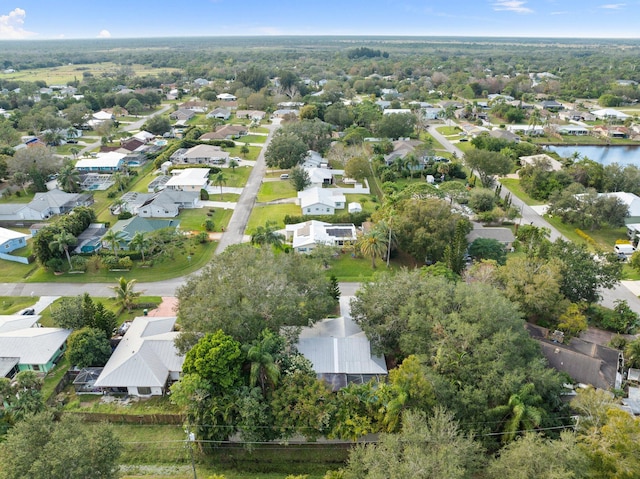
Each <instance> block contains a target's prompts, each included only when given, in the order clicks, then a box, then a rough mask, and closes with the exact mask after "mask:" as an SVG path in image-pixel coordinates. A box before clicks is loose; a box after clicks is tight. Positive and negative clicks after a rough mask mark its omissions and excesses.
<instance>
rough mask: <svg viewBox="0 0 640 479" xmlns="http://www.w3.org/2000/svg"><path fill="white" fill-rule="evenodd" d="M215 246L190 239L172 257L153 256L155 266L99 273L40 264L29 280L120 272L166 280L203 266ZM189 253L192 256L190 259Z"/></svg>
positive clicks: (96, 279) (86, 279)
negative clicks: (47, 267) (57, 270)
mask: <svg viewBox="0 0 640 479" xmlns="http://www.w3.org/2000/svg"><path fill="white" fill-rule="evenodd" d="M216 246H217V243H216V242H213V241H210V242H207V243H205V244H200V243H196V242H195V241H189V242H187V243H185V245H184V247H182V248H176V250H175V251H174V254H173V256H172V257H166V258H160V259H157V260H154V263H153V267H151V268H142V267H140V266H139V265H137V264H136V265H134V267H133V268H132V269H131V270H130V271H107V270H105V269H104V268H103V269H100V271H98V272H96V273H86V274H63V275H62V276H56V275H54V274H53V273H52V272H50V271H46V270H45V269H43V268H37V269H36V271H35V272H34V273H33V274H32V275H31V276H29V277H28V278H27V280H26V282H28V283H54V282H65V283H112V282H113V283H115V281H116V280H117V279H118V278H120V277H121V276H122V277H124V278H125V279H127V280H131V279H136V280H138V281H139V282H147V281H148V282H150V281H163V280H165V279H170V278H176V277H178V276H184V275H187V274H189V273H193V272H194V271H197V270H198V269H200V268H202V267H204V266H205V265H206V264H207V263H208V262H209V260H210V259H211V257H212V256H213V254H214V253H215V249H216ZM189 257H191V259H190V260H189V259H188V258H189Z"/></svg>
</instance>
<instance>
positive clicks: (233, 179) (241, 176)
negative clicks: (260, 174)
mask: <svg viewBox="0 0 640 479" xmlns="http://www.w3.org/2000/svg"><path fill="white" fill-rule="evenodd" d="M251 170H252V168H251V167H250V166H239V167H237V168H224V169H223V170H222V171H223V172H224V176H226V177H227V183H226V184H225V185H224V186H233V187H236V188H240V187H243V186H244V185H246V184H247V179H248V178H249V175H250V174H251Z"/></svg>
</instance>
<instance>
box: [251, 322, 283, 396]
mask: <svg viewBox="0 0 640 479" xmlns="http://www.w3.org/2000/svg"><path fill="white" fill-rule="evenodd" d="M280 346H281V340H280V338H279V337H278V336H277V335H276V334H275V333H274V332H272V331H269V330H268V329H265V330H264V331H263V332H262V333H261V334H260V337H259V338H258V340H257V341H254V342H253V344H251V345H246V346H245V349H246V353H247V361H248V362H249V364H250V373H249V386H250V387H255V386H256V385H257V386H259V387H260V389H261V390H262V393H263V394H266V392H267V389H268V388H269V387H271V388H274V387H275V386H276V385H277V384H278V380H279V378H280V367H279V366H278V364H277V363H276V357H275V356H276V353H278V352H279V349H280Z"/></svg>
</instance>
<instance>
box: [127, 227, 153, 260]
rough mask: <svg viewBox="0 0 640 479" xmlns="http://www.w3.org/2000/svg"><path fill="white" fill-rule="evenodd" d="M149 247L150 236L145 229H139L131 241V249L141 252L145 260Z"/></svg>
mask: <svg viewBox="0 0 640 479" xmlns="http://www.w3.org/2000/svg"><path fill="white" fill-rule="evenodd" d="M148 248H149V238H147V235H146V233H145V232H144V231H138V232H136V234H135V235H133V238H131V241H129V249H132V250H134V251H137V252H139V253H140V254H141V255H142V261H143V262H144V253H145V251H147V249H148Z"/></svg>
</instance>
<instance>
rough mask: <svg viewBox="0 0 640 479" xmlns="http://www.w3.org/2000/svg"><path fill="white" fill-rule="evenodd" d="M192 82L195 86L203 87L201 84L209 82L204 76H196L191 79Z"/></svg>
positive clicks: (204, 84)
mask: <svg viewBox="0 0 640 479" xmlns="http://www.w3.org/2000/svg"><path fill="white" fill-rule="evenodd" d="M193 83H194V85H195V86H197V87H203V86H207V85H208V84H209V83H211V82H210V81H209V80H207V79H206V78H196V79H195V80H193Z"/></svg>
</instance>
